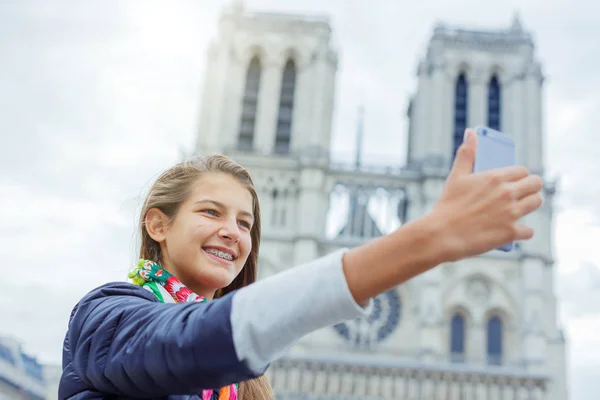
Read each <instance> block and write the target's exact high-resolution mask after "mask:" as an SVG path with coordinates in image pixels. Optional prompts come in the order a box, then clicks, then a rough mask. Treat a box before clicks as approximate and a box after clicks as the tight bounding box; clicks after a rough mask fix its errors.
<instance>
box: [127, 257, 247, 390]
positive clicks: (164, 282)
mask: <svg viewBox="0 0 600 400" xmlns="http://www.w3.org/2000/svg"><path fill="white" fill-rule="evenodd" d="M128 277H129V278H130V279H131V282H132V283H133V284H135V285H138V286H141V287H143V288H145V289H147V290H150V291H151V292H152V293H154V295H155V296H156V297H157V298H158V300H159V301H160V302H161V303H193V302H205V301H206V299H205V298H204V297H202V296H198V295H197V294H196V293H194V292H192V291H191V290H190V289H188V288H187V287H186V286H185V285H184V284H183V283H181V281H180V280H179V279H177V278H176V277H175V276H174V275H172V274H171V273H169V272H168V271H167V270H165V269H163V268H162V267H161V266H160V265H159V264H157V263H155V262H154V261H148V260H140V261H139V262H138V265H137V267H136V268H134V269H133V270H131V272H129V274H128ZM237 393H238V384H237V383H236V384H233V385H229V386H225V387H223V388H221V389H220V390H219V392H216V391H214V390H212V389H208V390H203V391H202V400H237V398H238V396H237Z"/></svg>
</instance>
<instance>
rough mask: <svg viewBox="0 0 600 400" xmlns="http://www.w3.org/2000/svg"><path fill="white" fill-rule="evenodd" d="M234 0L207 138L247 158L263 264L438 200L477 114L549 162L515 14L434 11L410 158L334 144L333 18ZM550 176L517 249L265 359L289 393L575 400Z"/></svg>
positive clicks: (218, 56)
mask: <svg viewBox="0 0 600 400" xmlns="http://www.w3.org/2000/svg"><path fill="white" fill-rule="evenodd" d="M236 4H238V5H237V6H233V7H231V8H229V9H227V10H226V11H225V12H224V13H223V15H222V17H221V20H220V24H219V34H218V38H217V40H216V41H215V42H214V43H212V45H211V46H210V48H209V51H208V56H207V70H206V77H205V85H204V95H203V100H202V110H201V120H200V129H199V135H198V141H197V147H196V152H197V153H198V154H209V153H222V154H227V155H229V156H231V157H232V158H234V159H235V160H237V161H238V162H240V163H241V164H242V165H244V166H246V167H247V168H248V169H249V170H250V171H251V173H252V175H253V178H254V180H255V184H256V186H257V189H258V193H259V197H260V202H261V210H262V212H261V214H262V223H263V227H262V229H263V239H262V243H261V253H260V277H261V278H264V277H266V276H269V275H271V274H275V273H278V272H280V271H282V270H284V269H286V268H289V267H292V266H294V265H297V264H299V263H302V262H305V261H308V260H311V259H313V258H316V257H319V256H321V255H324V254H327V253H329V252H331V251H334V250H336V249H339V248H342V247H345V248H349V247H353V246H357V245H360V244H361V243H364V242H365V241H368V240H371V239H373V238H374V237H377V236H379V235H382V234H386V233H388V232H390V231H391V230H393V229H396V228H397V227H399V226H401V225H402V224H403V223H404V222H406V221H408V220H411V219H415V218H418V217H420V216H422V215H423V214H424V213H427V212H428V211H429V210H431V208H432V207H433V204H434V202H435V201H436V198H437V196H439V194H440V191H441V189H442V187H443V184H444V180H445V177H446V176H447V173H448V171H449V168H450V166H451V163H452V160H453V155H454V152H455V151H456V148H457V146H458V145H459V144H460V142H461V141H462V136H463V132H464V130H465V128H466V127H469V126H475V125H487V126H490V127H492V128H496V129H499V130H502V131H505V132H507V133H509V134H512V135H513V137H514V139H515V141H516V143H517V149H518V154H517V159H518V162H519V163H521V164H524V165H526V166H527V167H528V168H529V169H530V170H531V171H533V172H535V173H539V174H542V176H543V173H544V165H543V156H542V149H543V110H542V97H543V96H542V86H543V75H542V69H541V65H540V63H539V61H538V60H537V59H536V56H535V46H534V44H533V41H532V39H531V37H530V35H529V34H528V33H527V32H526V31H524V30H523V28H522V26H521V24H520V23H519V21H518V19H515V21H514V23H513V24H512V26H510V27H508V28H507V29H506V30H503V31H472V30H466V29H456V28H451V27H446V26H443V25H439V26H437V27H435V28H434V31H433V34H432V38H431V40H430V42H429V46H428V49H427V53H426V55H425V57H424V58H423V59H422V60H420V62H419V64H418V89H417V91H416V93H415V94H414V96H412V98H411V99H410V106H409V108H408V118H409V129H408V135H407V136H408V156H407V163H406V165H405V166H403V167H398V166H389V167H373V166H369V165H363V164H361V163H359V162H357V163H355V164H342V163H335V162H333V160H332V159H331V151H330V143H331V127H332V114H333V109H334V102H335V98H334V93H335V81H336V79H335V78H336V72H337V68H338V59H337V54H336V52H335V51H334V50H333V49H332V47H331V44H330V38H331V33H332V32H331V27H330V24H329V22H328V20H327V18H320V17H311V16H299V15H287V14H285V15H284V14H273V13H254V12H250V11H248V10H245V9H244V8H243V7H242V6H241V5H239V3H236ZM359 134H360V132H359ZM554 193H555V187H554V184H553V182H550V181H547V182H546V185H545V189H544V191H543V194H544V197H545V202H544V205H543V206H542V208H541V209H540V210H538V211H536V212H535V213H534V214H532V215H530V216H528V217H527V218H526V220H527V221H526V222H527V223H528V224H530V225H531V226H532V227H533V228H534V229H535V231H536V236H535V237H534V238H533V239H532V240H530V241H526V242H523V243H517V246H516V249H515V250H514V251H512V252H510V253H502V252H499V251H492V252H490V253H487V254H484V255H482V256H480V257H476V258H471V259H467V260H462V261H460V262H456V263H447V264H443V265H441V266H439V267H437V268H435V269H433V270H431V271H429V272H427V273H425V274H423V275H421V276H419V277H417V278H415V279H412V280H411V281H409V282H406V283H405V284H403V285H400V286H398V287H397V288H395V289H393V290H390V291H389V292H387V293H385V294H383V295H381V296H379V297H377V298H376V299H375V300H374V307H373V310H372V313H371V314H370V315H369V316H368V317H366V318H361V319H358V320H354V321H347V322H345V323H342V324H339V325H336V326H333V327H329V328H326V329H322V330H320V331H317V332H314V333H313V334H311V335H308V336H306V337H305V338H303V339H302V340H301V341H300V342H299V343H298V344H297V345H295V346H293V347H292V348H291V349H290V350H289V352H288V354H287V355H286V357H284V358H283V359H281V360H279V361H277V362H276V363H274V364H273V365H272V366H271V367H270V369H269V371H268V375H269V378H270V379H271V382H272V384H273V386H274V389H275V390H276V392H277V396H278V399H282V400H283V399H298V400H300V399H315V400H316V399H323V400H324V399H374V400H375V399H378V400H384V399H386V400H387V399H390V400H391V399H463V398H473V399H481V400H485V399H502V400H504V399H525V398H527V399H548V400H567V398H568V395H567V388H566V366H565V339H564V337H563V334H562V331H561V330H560V328H559V326H558V323H557V318H556V314H557V312H556V310H557V300H556V297H555V293H554V258H553V248H552V240H553V238H552V231H553V226H552V218H553V208H552V199H553V195H554ZM331 221H337V225H336V224H335V223H332V222H331ZM332 224H333V227H332Z"/></svg>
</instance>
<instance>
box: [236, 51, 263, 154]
mask: <svg viewBox="0 0 600 400" xmlns="http://www.w3.org/2000/svg"><path fill="white" fill-rule="evenodd" d="M260 73H261V66H260V60H259V59H258V57H256V56H255V57H254V58H252V60H251V61H250V64H249V65H248V70H247V72H246V86H245V88H244V97H243V100H242V118H241V123H240V132H239V137H238V148H239V149H240V150H251V149H252V144H253V142H254V130H255V127H256V111H257V108H258V97H259V88H260Z"/></svg>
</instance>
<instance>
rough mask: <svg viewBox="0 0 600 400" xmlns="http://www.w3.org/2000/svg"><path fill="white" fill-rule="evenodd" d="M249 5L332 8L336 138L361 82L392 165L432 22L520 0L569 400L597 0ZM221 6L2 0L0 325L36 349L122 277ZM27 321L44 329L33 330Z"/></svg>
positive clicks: (592, 231) (592, 195)
mask: <svg viewBox="0 0 600 400" xmlns="http://www.w3.org/2000/svg"><path fill="white" fill-rule="evenodd" d="M247 3H249V5H250V6H252V7H253V8H258V9H265V10H279V11H297V12H316V13H320V14H330V15H331V16H332V23H333V28H334V36H335V41H336V43H337V44H338V47H339V49H340V57H341V64H340V73H339V79H338V82H337V88H338V91H337V97H336V110H335V124H334V135H333V136H334V142H333V145H334V151H336V152H341V153H346V155H349V154H351V153H353V152H354V140H355V138H354V135H355V127H356V126H355V125H356V109H357V106H358V99H357V96H358V94H359V93H360V91H361V90H363V89H364V90H365V93H366V97H365V98H366V100H365V103H366V104H365V105H366V107H367V110H366V112H367V113H366V118H367V119H366V137H365V140H366V141H367V144H366V152H367V155H366V158H367V159H375V158H377V159H380V160H383V159H385V160H390V161H391V162H397V163H401V162H402V157H403V154H404V147H405V145H404V141H405V133H406V119H405V111H406V106H407V100H408V98H407V96H408V95H409V94H411V93H412V91H413V90H414V88H415V76H414V72H415V68H416V64H417V61H418V57H419V56H420V55H422V54H423V52H424V46H425V45H426V43H427V40H428V38H429V35H430V34H431V29H432V27H433V25H434V24H435V23H436V21H437V20H445V21H448V22H450V23H453V24H454V23H456V24H465V25H469V26H479V27H482V28H488V27H504V26H507V25H508V24H509V23H510V20H511V18H512V14H513V12H514V11H515V10H516V9H520V11H521V15H522V20H523V22H524V24H525V27H526V28H527V29H532V30H533V31H534V32H535V37H536V42H537V45H538V53H539V55H540V57H541V59H542V61H543V63H544V66H545V70H546V72H547V76H548V81H547V90H546V97H545V99H546V105H547V107H546V119H545V121H546V126H547V133H548V135H547V157H546V158H547V161H548V169H549V170H550V172H551V174H552V175H555V174H560V175H561V176H562V177H563V180H562V184H561V187H560V189H561V193H560V196H559V199H558V204H559V208H560V210H561V211H560V213H559V214H558V215H557V221H556V227H557V235H556V247H557V258H558V264H557V267H556V268H557V270H558V273H557V276H558V278H559V279H557V285H558V287H559V294H560V297H561V300H562V301H563V302H564V303H563V307H562V309H563V310H564V315H563V320H564V321H565V322H566V324H567V330H568V333H569V336H568V338H569V340H570V343H569V348H570V351H571V357H570V359H571V361H572V362H571V367H572V370H571V373H570V377H571V382H572V383H573V385H574V386H575V390H574V393H577V397H573V398H572V400H583V399H591V398H593V394H594V393H597V391H598V390H599V389H600V388H598V384H597V383H595V382H600V379H599V378H600V377H599V376H597V375H596V376H594V375H593V372H592V371H593V370H594V368H595V369H596V370H598V367H600V360H599V359H598V352H593V351H590V349H595V348H598V344H599V343H598V342H597V340H596V338H595V337H594V335H593V332H597V331H598V328H599V327H600V325H599V324H600V322H599V321H600V320H599V315H600V310H599V309H597V308H596V307H595V306H594V304H598V300H600V298H599V297H598V292H599V291H600V289H598V288H597V287H595V286H594V285H592V284H591V283H590V276H592V277H597V275H593V274H596V273H597V266H594V265H592V266H591V267H590V266H589V263H592V264H597V251H596V247H597V245H596V242H597V238H598V237H600V235H599V234H600V231H599V228H598V226H599V224H598V220H599V218H600V206H599V204H600V201H599V200H600V189H598V185H595V180H596V178H595V177H597V176H599V175H600V164H599V163H598V162H597V161H596V160H597V159H598V157H597V156H598V155H599V153H600V146H599V145H597V144H596V143H598V140H597V136H598V134H597V132H595V127H596V126H600V114H599V113H598V112H597V111H596V110H597V109H598V108H599V106H600V95H598V93H600V90H599V89H600V81H598V80H597V79H596V66H597V62H596V58H597V54H596V53H597V51H596V48H597V37H598V34H599V28H598V25H597V15H598V11H600V10H599V9H598V5H597V4H596V3H593V2H586V1H584V0H578V1H577V2H576V3H569V2H567V1H566V0H563V1H555V2H551V3H548V2H543V1H541V0H536V1H531V2H528V3H527V4H523V3H522V2H518V1H516V0H509V1H505V2H494V3H489V4H488V3H486V4H482V3H481V2H478V1H475V0H461V1H458V2H452V3H449V2H446V1H442V0H428V1H421V2H412V3H410V4H405V3H402V2H391V1H383V0H379V1H376V2H372V3H366V2H360V1H357V0H347V1H346V0H331V1H328V2H322V1H318V0H303V1H301V2H300V1H294V0H288V1H281V0H253V1H252V0H250V1H247ZM220 7H221V2H220V1H218V0H203V1H201V2H198V1H193V0H185V1H176V2H170V3H169V4H168V5H167V4H166V3H163V2H158V1H150V0H144V1H123V0H119V1H108V0H107V1H103V2H100V3H95V4H94V3H93V2H84V3H82V2H74V1H67V0H59V1H55V2H53V3H52V6H48V5H47V4H46V3H45V2H41V1H25V0H22V1H19V2H12V3H10V4H8V3H7V4H2V5H0V50H1V52H2V54H3V62H2V63H0V76H2V77H4V79H3V80H2V81H0V120H1V121H2V124H3V126H2V139H3V146H2V147H1V148H0V220H1V221H2V227H3V228H4V229H2V230H1V231H0V254H2V255H3V264H2V265H1V266H0V273H1V274H2V276H3V277H4V279H5V283H6V284H7V285H8V288H7V289H5V290H3V293H2V294H0V300H1V301H0V312H1V313H2V314H3V315H5V316H7V319H8V320H9V321H11V324H10V326H5V325H3V326H2V327H0V332H1V333H7V332H8V333H11V334H14V335H17V336H19V337H21V338H23V339H24V341H25V343H26V345H27V348H28V349H29V350H31V351H32V352H34V353H36V354H38V355H40V356H41V358H42V359H43V360H50V361H53V362H58V361H59V360H60V351H61V341H62V335H63V333H64V329H65V328H66V320H67V318H68V315H69V312H70V310H71V308H72V306H73V305H74V303H75V302H76V301H77V300H78V299H79V298H80V297H81V295H82V294H83V293H85V292H86V291H88V290H89V289H91V288H92V287H94V286H97V285H99V284H102V283H104V282H106V281H108V280H115V279H119V280H120V279H123V278H124V276H125V273H126V271H127V270H128V269H129V266H130V265H131V263H132V262H133V261H134V260H135V247H134V244H135V232H134V230H135V222H136V218H137V214H136V212H137V209H138V207H139V204H140V202H141V198H140V196H141V195H142V194H143V190H144V188H145V187H146V186H147V184H148V183H149V181H150V180H151V179H152V178H153V177H155V176H156V175H157V174H158V173H159V172H160V171H161V170H163V169H164V168H166V167H168V166H169V165H170V164H172V163H173V162H176V161H177V160H178V156H179V151H180V148H181V147H185V148H186V149H191V148H193V145H194V143H195V135H196V128H197V121H198V114H199V113H198V110H199V103H200V98H201V88H202V85H203V82H202V79H203V77H204V74H203V71H204V55H205V50H206V47H207V44H208V41H209V40H210V39H211V38H213V37H215V33H216V22H217V20H218V11H219V9H220ZM345 142H346V143H345ZM383 144H385V146H384V145H383ZM590 274H592V275H590ZM594 279H595V278H594ZM24 293H25V295H23V294H24ZM29 293H33V294H31V295H30V294H29ZM7 299H8V301H7ZM15 299H18V300H15ZM30 299H31V300H30ZM40 299H43V301H40ZM15 303H16V304H17V307H13V306H14V305H15ZM5 320H6V319H5ZM37 326H44V331H45V334H44V335H39V334H38V333H37V330H36V329H32V327H37ZM594 385H596V386H594Z"/></svg>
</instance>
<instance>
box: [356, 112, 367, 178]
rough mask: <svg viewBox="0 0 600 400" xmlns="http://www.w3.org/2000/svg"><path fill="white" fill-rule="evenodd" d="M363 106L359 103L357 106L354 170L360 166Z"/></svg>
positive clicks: (363, 118) (363, 122)
mask: <svg viewBox="0 0 600 400" xmlns="http://www.w3.org/2000/svg"><path fill="white" fill-rule="evenodd" d="M364 120H365V105H364V104H363V103H361V104H360V105H359V106H358V119H357V124H356V169H359V168H360V167H361V164H362V145H363V135H364V124H365V121H364Z"/></svg>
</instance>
